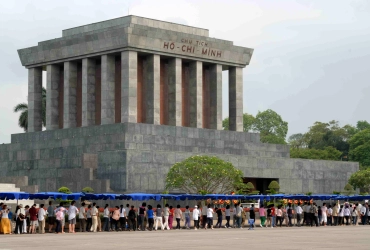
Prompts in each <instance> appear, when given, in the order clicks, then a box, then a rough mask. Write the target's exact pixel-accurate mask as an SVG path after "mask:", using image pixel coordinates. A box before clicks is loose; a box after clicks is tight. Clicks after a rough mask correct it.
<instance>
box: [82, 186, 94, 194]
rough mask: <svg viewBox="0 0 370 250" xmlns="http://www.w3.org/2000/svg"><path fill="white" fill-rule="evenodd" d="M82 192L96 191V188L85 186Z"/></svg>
mask: <svg viewBox="0 0 370 250" xmlns="http://www.w3.org/2000/svg"><path fill="white" fill-rule="evenodd" d="M82 192H84V193H94V189H92V188H91V187H84V188H83V189H82Z"/></svg>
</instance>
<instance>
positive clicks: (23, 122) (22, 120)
mask: <svg viewBox="0 0 370 250" xmlns="http://www.w3.org/2000/svg"><path fill="white" fill-rule="evenodd" d="M14 112H21V115H20V116H19V119H18V126H19V127H21V128H23V129H24V132H27V128H28V104H27V103H19V104H17V105H16V106H15V107H14ZM41 115H42V126H44V127H45V126H46V89H45V88H44V87H42V110H41Z"/></svg>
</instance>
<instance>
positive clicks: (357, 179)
mask: <svg viewBox="0 0 370 250" xmlns="http://www.w3.org/2000/svg"><path fill="white" fill-rule="evenodd" d="M348 183H349V184H351V185H352V186H353V188H355V189H356V188H360V189H361V190H363V191H365V192H369V191H370V169H364V170H359V171H357V172H356V173H353V174H352V175H351V177H350V178H349V180H348Z"/></svg>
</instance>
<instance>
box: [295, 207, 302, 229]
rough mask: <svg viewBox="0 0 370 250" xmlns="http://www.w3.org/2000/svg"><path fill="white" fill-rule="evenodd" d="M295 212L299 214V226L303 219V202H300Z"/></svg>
mask: <svg viewBox="0 0 370 250" xmlns="http://www.w3.org/2000/svg"><path fill="white" fill-rule="evenodd" d="M295 213H296V214H297V226H299V227H300V226H301V219H302V213H303V209H302V208H301V204H298V206H297V207H296V208H295Z"/></svg>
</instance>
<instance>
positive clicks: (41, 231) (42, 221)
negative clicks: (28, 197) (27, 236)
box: [37, 204, 46, 234]
mask: <svg viewBox="0 0 370 250" xmlns="http://www.w3.org/2000/svg"><path fill="white" fill-rule="evenodd" d="M45 216H46V211H45V209H44V204H41V205H40V208H39V211H38V213H37V217H38V220H39V234H44V233H45Z"/></svg>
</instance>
